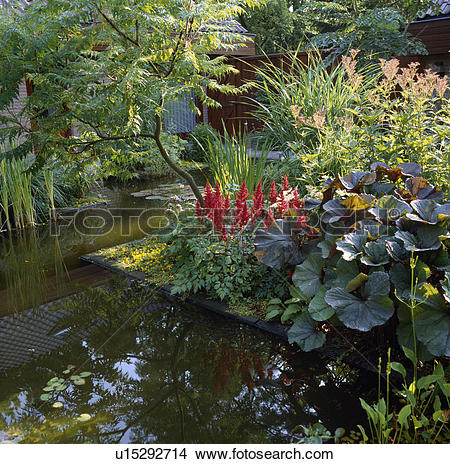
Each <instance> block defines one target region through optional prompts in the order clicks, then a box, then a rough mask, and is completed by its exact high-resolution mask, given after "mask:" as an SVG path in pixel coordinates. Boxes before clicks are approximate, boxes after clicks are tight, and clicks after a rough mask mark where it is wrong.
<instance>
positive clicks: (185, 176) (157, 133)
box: [155, 115, 204, 207]
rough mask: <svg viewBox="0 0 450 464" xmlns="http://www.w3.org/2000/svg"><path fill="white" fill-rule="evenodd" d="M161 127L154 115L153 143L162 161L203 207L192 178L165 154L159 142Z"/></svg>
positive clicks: (198, 191)
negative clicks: (180, 178) (179, 177)
mask: <svg viewBox="0 0 450 464" xmlns="http://www.w3.org/2000/svg"><path fill="white" fill-rule="evenodd" d="M161 126H162V123H161V116H159V115H156V129H155V142H156V145H157V146H158V149H159V152H160V153H161V156H162V157H163V158H164V161H165V162H166V163H167V164H168V165H169V166H170V167H171V169H172V170H173V171H175V172H176V173H177V174H178V175H179V176H181V177H182V178H183V179H185V180H186V182H187V183H188V184H189V186H190V187H191V189H192V191H193V192H194V195H195V196H196V198H197V200H198V202H199V203H200V206H202V207H203V206H204V203H203V196H202V194H201V193H200V190H199V188H198V186H197V184H196V183H195V180H194V178H193V177H192V176H191V175H190V174H189V173H188V172H186V171H185V170H184V169H183V168H181V167H180V166H178V164H177V163H176V162H175V161H173V160H172V159H171V158H170V156H169V154H168V153H167V150H166V149H165V148H164V145H163V144H162V142H161Z"/></svg>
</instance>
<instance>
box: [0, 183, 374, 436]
mask: <svg viewBox="0 0 450 464" xmlns="http://www.w3.org/2000/svg"><path fill="white" fill-rule="evenodd" d="M140 188H145V185H144V186H143V185H142V184H139V185H132V186H130V187H127V189H122V190H120V191H116V192H113V191H110V193H109V195H110V199H111V200H112V201H111V203H110V205H109V208H118V209H120V208H123V209H124V214H127V213H126V210H125V208H130V207H132V208H140V207H147V206H148V200H145V199H143V198H133V197H131V195H130V192H132V191H136V190H139V189H140ZM115 222H116V221H115ZM119 222H120V221H119ZM132 223H133V222H131V224H132ZM122 232H123V230H121V229H120V226H119V225H114V227H113V228H112V229H111V231H110V232H109V234H107V235H103V236H95V237H94V236H89V235H82V234H81V235H80V234H79V233H77V232H76V231H75V230H74V228H73V227H67V228H65V229H64V230H63V232H62V233H61V234H60V235H59V236H56V237H55V236H51V234H50V233H49V232H48V228H43V229H38V230H36V231H28V232H27V233H26V234H22V236H20V237H15V238H11V239H4V240H3V243H2V244H1V246H2V254H1V262H2V274H1V279H2V280H1V285H2V288H1V290H0V292H2V295H0V296H1V299H0V305H2V306H0V307H1V311H0V316H2V317H1V318H0V442H23V443H290V442H296V441H297V440H298V439H299V436H300V435H301V428H300V426H302V425H303V426H310V425H312V424H314V423H316V422H321V423H323V424H324V425H325V426H326V427H327V428H328V429H329V430H331V431H334V430H335V429H336V428H337V427H345V428H346V429H347V430H350V429H355V428H356V424H358V423H363V421H364V415H363V411H362V409H361V408H360V406H359V397H360V396H362V395H364V397H365V398H368V397H370V396H371V393H374V392H375V390H376V378H374V377H373V376H372V375H368V373H367V372H365V371H360V370H358V369H355V368H352V367H350V366H348V365H345V364H343V363H341V362H339V361H336V360H330V359H329V358H326V357H324V356H322V355H319V354H317V353H309V354H308V353H298V352H295V351H294V350H293V348H292V347H290V346H289V345H288V344H286V343H284V342H282V341H279V340H276V339H274V338H272V337H270V336H268V335H267V334H264V333H262V332H260V331H258V330H256V329H253V328H249V327H246V326H241V325H239V324H237V323H236V322H233V321H231V320H228V319H226V318H223V317H220V316H217V315H213V314H209V313H206V312H205V311H204V310H201V309H199V308H196V307H194V306H191V305H187V304H182V303H180V302H176V301H171V300H168V299H165V298H163V297H162V296H160V295H157V294H156V293H155V292H154V291H151V290H148V289H146V288H143V287H142V286H140V285H139V284H137V283H136V282H129V281H126V280H124V279H121V278H118V277H115V278H114V279H110V277H111V276H106V277H105V276H103V277H104V280H101V279H99V280H98V281H96V280H95V279H96V277H95V275H92V279H93V280H92V283H91V287H92V284H95V283H96V284H101V285H99V286H97V287H95V288H89V287H87V286H86V285H84V286H79V287H77V288H76V289H75V290H76V291H75V293H73V291H74V288H73V286H72V287H70V291H69V290H68V289H67V288H66V289H64V285H68V284H67V280H68V279H67V278H66V277H67V275H69V276H70V275H75V274H74V273H75V272H79V271H80V270H83V269H84V268H82V267H80V262H79V260H78V258H79V256H81V255H83V254H85V253H88V252H90V251H94V250H96V249H99V248H103V247H107V246H112V245H114V244H117V243H120V242H127V241H130V240H133V239H137V238H140V237H142V235H143V234H142V231H141V230H140V228H139V227H133V226H132V227H131V228H130V234H129V235H126V236H124V235H123V234H122ZM99 272H100V271H99ZM49 282H51V284H52V285H53V286H54V287H55V288H56V291H53V293H52V292H51V291H49V285H50V284H49ZM55 282H56V283H55ZM58 282H59V283H58ZM53 290H54V289H53ZM71 292H72V293H71ZM69 293H70V294H69ZM50 294H51V297H50ZM46 300H51V301H49V302H47V303H45V301H46ZM33 307H34V309H30V308H33Z"/></svg>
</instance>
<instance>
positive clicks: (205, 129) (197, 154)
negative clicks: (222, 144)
mask: <svg viewBox="0 0 450 464" xmlns="http://www.w3.org/2000/svg"><path fill="white" fill-rule="evenodd" d="M214 134H215V130H214V129H213V128H212V127H211V126H210V125H208V124H197V125H196V126H195V128H194V130H193V132H192V133H191V134H190V135H189V140H188V145H187V147H186V149H185V150H184V153H183V159H185V160H186V161H198V162H203V161H205V160H206V154H205V152H206V149H207V147H208V141H209V140H210V139H211V138H213V137H214Z"/></svg>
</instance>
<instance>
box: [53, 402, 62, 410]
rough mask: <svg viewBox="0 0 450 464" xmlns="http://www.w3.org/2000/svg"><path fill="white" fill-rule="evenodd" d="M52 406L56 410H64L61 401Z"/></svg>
mask: <svg viewBox="0 0 450 464" xmlns="http://www.w3.org/2000/svg"><path fill="white" fill-rule="evenodd" d="M52 406H53V407H54V408H62V407H63V404H62V403H61V401H56V402H55V403H53V404H52Z"/></svg>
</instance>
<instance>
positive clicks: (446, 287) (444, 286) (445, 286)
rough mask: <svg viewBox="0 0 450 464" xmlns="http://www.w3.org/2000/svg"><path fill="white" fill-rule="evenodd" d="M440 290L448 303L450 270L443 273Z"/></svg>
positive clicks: (449, 301) (449, 298)
mask: <svg viewBox="0 0 450 464" xmlns="http://www.w3.org/2000/svg"><path fill="white" fill-rule="evenodd" d="M441 285H442V290H443V292H444V298H445V300H446V301H447V303H450V272H448V271H447V272H446V273H445V280H444V281H443V282H442V284H441Z"/></svg>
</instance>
